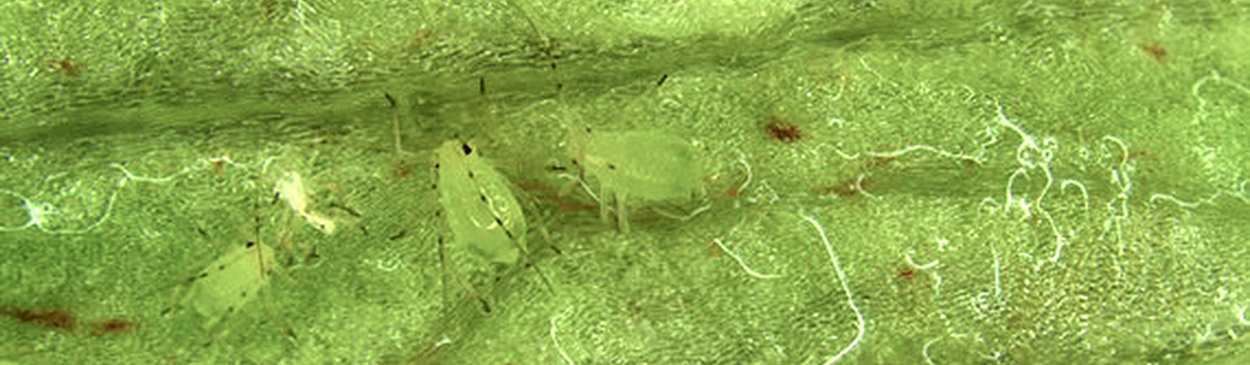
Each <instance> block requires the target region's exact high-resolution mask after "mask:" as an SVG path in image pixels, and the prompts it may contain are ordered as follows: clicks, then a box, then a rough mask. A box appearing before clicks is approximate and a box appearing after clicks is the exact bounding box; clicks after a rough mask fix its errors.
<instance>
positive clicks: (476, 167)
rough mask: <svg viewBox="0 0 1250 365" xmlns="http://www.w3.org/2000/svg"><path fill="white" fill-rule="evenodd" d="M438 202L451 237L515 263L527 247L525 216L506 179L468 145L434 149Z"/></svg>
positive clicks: (496, 258)
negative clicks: (522, 249) (523, 248)
mask: <svg viewBox="0 0 1250 365" xmlns="http://www.w3.org/2000/svg"><path fill="white" fill-rule="evenodd" d="M435 157H436V163H435V170H437V171H436V173H437V176H438V177H437V179H438V180H437V181H438V183H437V185H436V186H437V188H438V195H439V199H438V201H439V203H440V204H441V205H442V206H443V210H444V213H445V214H444V217H445V218H446V219H447V225H448V226H449V228H450V229H451V233H452V235H453V237H454V239H453V241H454V242H456V243H457V244H459V245H462V246H464V247H468V248H469V249H470V250H472V251H474V252H476V253H477V254H479V255H482V256H483V257H485V258H487V259H489V260H490V261H492V262H498V263H507V264H514V263H516V262H517V260H518V258H519V257H520V253H521V252H520V250H521V248H522V247H525V233H526V229H527V227H526V225H525V215H524V213H522V211H521V204H520V203H518V202H517V200H516V197H514V196H513V195H512V190H511V189H510V188H509V186H508V183H507V180H506V179H505V178H504V177H503V175H501V174H500V173H499V172H498V171H495V169H494V168H493V167H491V166H490V164H489V163H487V162H486V161H485V160H483V159H482V158H481V156H480V155H479V154H478V151H477V149H476V148H475V147H474V146H473V145H472V144H470V143H465V142H461V141H459V140H450V141H447V142H445V143H443V145H442V146H441V147H439V148H438V150H436V151H435Z"/></svg>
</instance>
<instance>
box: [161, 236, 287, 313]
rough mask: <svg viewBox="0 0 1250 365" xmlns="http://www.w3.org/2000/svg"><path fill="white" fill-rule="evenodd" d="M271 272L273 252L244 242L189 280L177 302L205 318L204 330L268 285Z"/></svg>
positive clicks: (272, 269) (255, 243) (258, 245)
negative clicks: (187, 286) (184, 292)
mask: <svg viewBox="0 0 1250 365" xmlns="http://www.w3.org/2000/svg"><path fill="white" fill-rule="evenodd" d="M274 269H275V267H274V251H273V249H272V248H270V247H269V246H267V245H265V244H262V243H257V242H247V244H245V245H242V246H238V247H235V248H234V249H233V250H231V251H230V252H227V253H226V254H224V255H222V256H221V257H219V258H217V260H215V261H213V262H212V263H211V264H209V265H208V267H205V268H204V269H203V270H201V271H200V272H199V273H198V274H196V275H195V276H193V277H191V278H190V279H189V281H188V284H190V289H189V290H188V292H187V293H186V295H185V296H184V297H183V298H182V300H181V301H180V302H181V303H182V305H183V306H185V307H191V308H192V309H194V310H195V312H196V313H199V314H200V315H203V316H204V317H205V318H208V321H207V322H206V323H205V327H212V326H213V325H215V324H216V323H218V322H220V321H221V320H222V319H225V318H227V317H229V316H230V315H232V314H233V313H235V312H236V311H238V310H239V309H240V308H242V307H243V306H244V305H246V304H247V303H248V302H250V301H251V300H252V298H255V297H256V295H257V293H258V292H260V291H261V289H264V288H265V287H266V286H268V285H269V278H270V276H272V275H273V272H274Z"/></svg>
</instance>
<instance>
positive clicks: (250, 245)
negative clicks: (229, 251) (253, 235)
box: [247, 241, 256, 248]
mask: <svg viewBox="0 0 1250 365" xmlns="http://www.w3.org/2000/svg"><path fill="white" fill-rule="evenodd" d="M252 246H256V242H252V241H247V248H252Z"/></svg>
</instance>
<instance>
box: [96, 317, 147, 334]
mask: <svg viewBox="0 0 1250 365" xmlns="http://www.w3.org/2000/svg"><path fill="white" fill-rule="evenodd" d="M94 327H95V329H93V330H92V331H91V335H92V336H104V335H105V334H108V333H125V332H133V331H134V330H135V329H137V328H139V324H138V323H134V322H131V321H129V320H126V319H122V318H113V319H106V320H104V321H102V322H100V323H97V324H96V325H95V326H94Z"/></svg>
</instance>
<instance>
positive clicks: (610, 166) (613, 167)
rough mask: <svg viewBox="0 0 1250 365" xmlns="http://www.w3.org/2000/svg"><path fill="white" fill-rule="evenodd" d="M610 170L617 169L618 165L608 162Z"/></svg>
mask: <svg viewBox="0 0 1250 365" xmlns="http://www.w3.org/2000/svg"><path fill="white" fill-rule="evenodd" d="M608 170H616V165H613V164H608Z"/></svg>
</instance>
